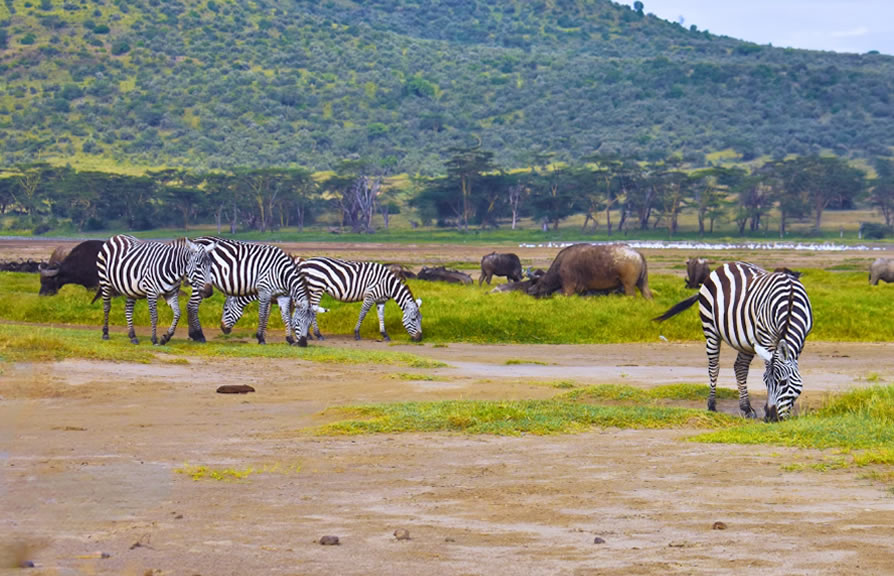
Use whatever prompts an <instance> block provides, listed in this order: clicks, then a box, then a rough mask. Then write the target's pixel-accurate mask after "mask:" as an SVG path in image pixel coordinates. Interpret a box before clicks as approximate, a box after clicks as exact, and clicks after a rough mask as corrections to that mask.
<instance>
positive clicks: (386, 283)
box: [298, 256, 416, 310]
mask: <svg viewBox="0 0 894 576" xmlns="http://www.w3.org/2000/svg"><path fill="white" fill-rule="evenodd" d="M298 270H299V272H300V273H301V275H302V276H303V277H304V279H305V281H306V282H307V289H308V290H309V291H310V293H311V294H312V295H314V296H316V295H319V294H320V293H322V292H326V293H327V294H329V295H330V296H332V297H333V298H335V299H336V300H340V301H342V302H359V301H361V300H363V299H364V298H365V297H366V295H367V294H369V293H372V294H373V295H374V297H375V298H376V300H377V301H384V300H388V299H393V300H394V301H395V302H396V303H397V305H398V306H400V308H401V310H406V308H407V307H408V306H410V305H411V304H412V305H416V302H415V300H414V298H413V293H412V292H411V291H410V288H409V287H408V286H407V285H406V284H404V283H403V282H402V281H401V279H400V278H399V277H398V276H397V275H396V274H395V273H394V272H392V271H391V270H390V269H389V268H388V267H387V266H385V265H383V264H380V263H378V262H360V261H352V260H342V259H339V258H329V257H325V256H321V257H316V258H308V259H307V260H303V261H301V262H299V264H298Z"/></svg>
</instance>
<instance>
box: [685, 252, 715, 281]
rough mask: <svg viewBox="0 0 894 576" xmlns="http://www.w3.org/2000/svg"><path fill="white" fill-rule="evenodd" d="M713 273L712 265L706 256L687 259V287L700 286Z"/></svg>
mask: <svg viewBox="0 0 894 576" xmlns="http://www.w3.org/2000/svg"><path fill="white" fill-rule="evenodd" d="M710 273H711V266H710V265H709V264H708V261H707V260H705V259H704V258H690V259H689V260H687V261H686V287H687V288H698V287H700V286H701V285H702V283H704V281H705V280H706V279H707V278H708V274H710Z"/></svg>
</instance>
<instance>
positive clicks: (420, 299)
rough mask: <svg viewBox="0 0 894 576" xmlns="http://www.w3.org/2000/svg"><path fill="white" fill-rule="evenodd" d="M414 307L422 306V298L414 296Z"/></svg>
mask: <svg viewBox="0 0 894 576" xmlns="http://www.w3.org/2000/svg"><path fill="white" fill-rule="evenodd" d="M416 307H417V308H421V307H422V298H416Z"/></svg>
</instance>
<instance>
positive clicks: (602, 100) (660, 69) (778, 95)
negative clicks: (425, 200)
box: [0, 0, 894, 173]
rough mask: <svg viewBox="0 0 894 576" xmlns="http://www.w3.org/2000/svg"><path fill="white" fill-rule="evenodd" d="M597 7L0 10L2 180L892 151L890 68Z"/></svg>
mask: <svg viewBox="0 0 894 576" xmlns="http://www.w3.org/2000/svg"><path fill="white" fill-rule="evenodd" d="M648 10H649V6H648V3H646V6H645V11H644V12H645V13H640V12H637V11H635V10H633V9H631V8H630V7H628V6H622V5H618V4H614V3H611V2H608V1H605V0H576V1H572V0H554V1H549V2H547V1H539V2H538V1H528V0H511V1H509V0H502V1H488V2H485V1H478V0H441V1H435V0H429V1H425V0H415V1H414V0H402V1H399V0H373V1H365V2H350V1H347V0H328V1H323V2H320V1H318V0H305V1H295V0H292V1H286V0H255V1H253V2H237V1H233V0H27V1H24V0H4V5H3V6H0V72H2V76H3V79H4V82H3V83H2V84H0V165H11V164H16V163H20V162H29V161H34V160H38V159H39V160H43V161H51V162H54V163H59V162H62V163H65V162H71V163H73V164H74V165H93V166H95V165H97V164H101V163H115V164H119V165H142V166H161V165H168V166H183V167H188V168H193V169H207V168H222V167H232V166H286V165H300V166H305V167H307V168H310V169H314V170H320V169H327V168H330V167H333V166H335V165H336V164H337V162H339V161H340V160H342V159H345V158H351V157H354V156H361V157H366V158H378V159H379V160H380V161H383V162H385V163H390V164H391V165H393V167H394V169H395V170H396V171H398V172H407V173H416V172H422V173H435V172H441V171H443V166H444V160H445V158H446V157H447V156H448V153H447V150H448V149H449V148H450V147H451V146H468V145H470V144H474V143H475V142H477V141H478V140H480V141H481V143H482V146H483V147H484V148H485V149H488V150H493V151H494V152H495V155H496V156H495V159H496V161H497V162H498V163H499V164H500V165H503V166H528V165H531V164H532V161H531V158H533V157H534V156H535V155H537V154H542V153H554V154H555V155H556V158H558V159H561V160H567V161H575V160H579V159H581V158H584V157H586V156H588V155H590V154H592V153H594V152H596V151H598V152H599V153H601V154H606V153H614V152H617V153H619V154H621V155H624V156H634V157H639V158H641V159H643V160H652V161H654V160H658V159H663V158H666V157H667V156H668V155H670V154H678V155H680V156H682V158H683V159H684V160H686V161H687V162H688V163H690V164H692V165H701V164H703V163H704V162H705V157H706V155H708V154H711V153H716V152H718V151H725V150H732V151H734V152H735V153H736V154H737V155H739V157H741V158H742V159H745V160H748V159H751V158H755V157H759V156H771V157H781V156H784V155H787V154H799V155H806V154H814V153H818V152H823V151H829V152H832V153H834V154H836V155H838V156H843V157H869V156H877V155H881V156H890V155H891V145H892V143H894V136H892V135H894V114H892V112H894V107H892V104H891V102H890V95H891V94H892V93H894V57H890V56H884V55H879V54H865V55H856V54H834V53H829V52H813V51H803V50H789V49H785V50H784V49H779V48H773V47H769V46H758V45H755V44H750V43H747V42H741V41H737V40H733V39H730V38H726V37H719V36H715V35H713V34H711V33H710V32H708V31H700V30H697V29H694V28H690V29H687V28H683V27H681V26H679V25H677V24H674V23H670V22H667V21H663V20H660V19H658V18H656V17H654V16H651V15H649V14H648Z"/></svg>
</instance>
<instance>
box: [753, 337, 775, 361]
mask: <svg viewBox="0 0 894 576" xmlns="http://www.w3.org/2000/svg"><path fill="white" fill-rule="evenodd" d="M754 351H755V352H757V355H758V356H760V357H761V358H763V360H764V362H769V361H770V360H772V359H773V355H772V354H770V351H769V350H767V349H766V348H764V347H763V346H761V345H760V344H758V343H757V342H755V343H754Z"/></svg>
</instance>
